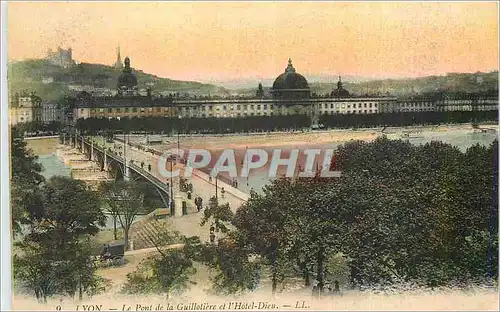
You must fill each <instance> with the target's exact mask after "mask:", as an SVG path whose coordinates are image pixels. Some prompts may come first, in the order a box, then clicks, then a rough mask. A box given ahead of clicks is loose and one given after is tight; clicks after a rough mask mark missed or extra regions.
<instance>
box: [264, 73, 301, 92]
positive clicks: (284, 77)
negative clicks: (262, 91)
mask: <svg viewBox="0 0 500 312" xmlns="http://www.w3.org/2000/svg"><path fill="white" fill-rule="evenodd" d="M273 89H309V84H308V83H307V80H306V78H304V76H302V75H301V74H297V73H283V74H281V75H279V76H278V77H277V78H276V80H274V83H273Z"/></svg>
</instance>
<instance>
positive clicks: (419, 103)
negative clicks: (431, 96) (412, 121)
mask: <svg viewBox="0 0 500 312" xmlns="http://www.w3.org/2000/svg"><path fill="white" fill-rule="evenodd" d="M402 106H405V107H430V106H432V104H431V103H428V102H425V103H421V102H418V103H403V105H402Z"/></svg>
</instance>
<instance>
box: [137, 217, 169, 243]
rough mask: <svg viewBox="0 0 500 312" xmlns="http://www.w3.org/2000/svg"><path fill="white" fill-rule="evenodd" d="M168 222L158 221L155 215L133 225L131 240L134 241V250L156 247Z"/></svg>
mask: <svg viewBox="0 0 500 312" xmlns="http://www.w3.org/2000/svg"><path fill="white" fill-rule="evenodd" d="M165 226H166V220H161V219H157V218H156V215H155V214H150V215H148V216H146V217H144V218H143V219H141V220H139V221H137V222H135V223H134V224H132V226H131V228H130V239H131V240H132V241H133V246H134V250H137V249H144V248H151V247H155V242H157V241H158V240H159V238H160V235H161V233H162V230H163V229H164V228H165Z"/></svg>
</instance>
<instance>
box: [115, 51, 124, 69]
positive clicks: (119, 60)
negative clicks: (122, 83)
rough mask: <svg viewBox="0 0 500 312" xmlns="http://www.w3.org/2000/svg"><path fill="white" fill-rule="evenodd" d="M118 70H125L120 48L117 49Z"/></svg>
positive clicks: (116, 65) (116, 66) (116, 64)
mask: <svg viewBox="0 0 500 312" xmlns="http://www.w3.org/2000/svg"><path fill="white" fill-rule="evenodd" d="M115 68H116V69H123V63H122V57H121V56H120V47H119V46H118V48H116V63H115Z"/></svg>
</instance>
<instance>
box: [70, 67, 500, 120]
mask: <svg viewBox="0 0 500 312" xmlns="http://www.w3.org/2000/svg"><path fill="white" fill-rule="evenodd" d="M124 63H125V65H124V68H123V72H122V74H121V75H120V77H119V78H118V83H117V93H116V95H115V96H95V95H89V94H88V93H87V94H86V95H85V96H81V97H80V98H79V99H78V101H77V105H76V107H75V108H74V110H73V111H72V119H73V121H74V122H76V120H78V119H80V118H92V117H96V118H100V117H104V118H123V117H148V116H156V117H175V116H178V117H180V118H207V117H215V118H238V117H247V116H273V115H294V114H301V115H307V116H309V117H310V118H311V122H312V124H316V123H317V122H318V117H319V116H321V115H333V114H379V113H399V112H428V111H456V110H462V111H471V110H498V107H497V106H498V97H487V96H477V95H475V96H473V95H456V96H441V97H436V96H434V97H418V98H396V97H366V96H365V97H356V96H352V95H351V94H350V93H349V91H348V90H346V89H344V87H343V84H342V78H341V77H339V80H338V82H337V84H336V88H334V89H333V90H332V92H331V93H330V94H329V95H328V96H326V97H312V96H311V91H310V88H309V85H308V82H307V80H306V78H305V77H304V76H302V75H301V74H299V73H297V71H296V70H295V68H294V67H293V65H292V60H291V59H289V60H288V66H287V67H286V69H285V71H284V73H282V74H280V75H279V76H278V77H277V78H276V79H275V81H274V83H273V86H272V88H271V91H270V96H267V97H266V96H265V94H264V92H263V88H262V85H259V88H258V89H257V92H256V96H255V97H254V98H226V99H224V98H216V99H215V98H173V97H171V96H167V97H163V96H160V97H154V96H152V95H151V90H150V89H149V88H148V89H146V94H142V93H140V92H139V90H138V87H137V85H138V83H137V78H136V76H135V75H134V73H133V72H132V69H131V67H130V59H129V58H128V57H126V58H125V61H124Z"/></svg>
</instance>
